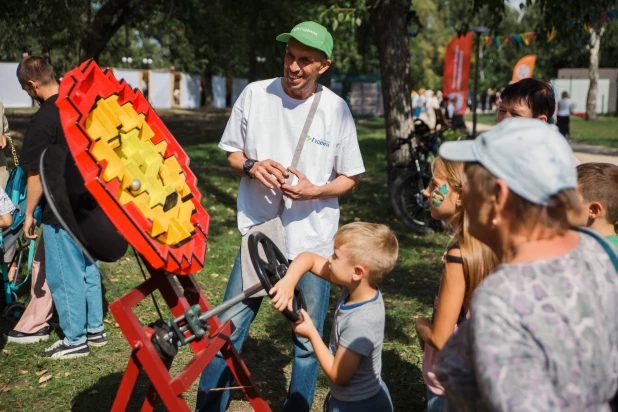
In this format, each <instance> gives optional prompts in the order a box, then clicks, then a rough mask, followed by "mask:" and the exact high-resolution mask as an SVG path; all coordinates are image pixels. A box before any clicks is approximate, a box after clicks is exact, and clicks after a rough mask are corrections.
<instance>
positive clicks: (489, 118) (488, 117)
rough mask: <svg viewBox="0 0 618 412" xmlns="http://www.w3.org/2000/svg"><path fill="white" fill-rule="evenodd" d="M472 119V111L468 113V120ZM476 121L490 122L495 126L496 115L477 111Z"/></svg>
mask: <svg viewBox="0 0 618 412" xmlns="http://www.w3.org/2000/svg"><path fill="white" fill-rule="evenodd" d="M471 121H472V113H468V114H466V122H471ZM476 121H477V123H482V124H490V125H492V126H493V125H494V124H496V115H495V114H480V113H477V115H476Z"/></svg>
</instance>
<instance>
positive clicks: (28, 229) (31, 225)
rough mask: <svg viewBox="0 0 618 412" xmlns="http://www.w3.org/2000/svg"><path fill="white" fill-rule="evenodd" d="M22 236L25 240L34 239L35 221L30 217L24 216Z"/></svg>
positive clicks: (35, 236)
mask: <svg viewBox="0 0 618 412" xmlns="http://www.w3.org/2000/svg"><path fill="white" fill-rule="evenodd" d="M24 236H26V238H27V239H36V238H37V234H36V219H35V218H34V216H32V215H26V219H25V220H24Z"/></svg>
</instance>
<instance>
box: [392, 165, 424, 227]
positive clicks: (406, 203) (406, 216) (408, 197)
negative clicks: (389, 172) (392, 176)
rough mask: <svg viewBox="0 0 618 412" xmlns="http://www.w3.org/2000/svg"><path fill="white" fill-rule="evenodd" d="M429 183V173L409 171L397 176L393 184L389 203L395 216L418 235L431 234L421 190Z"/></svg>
mask: <svg viewBox="0 0 618 412" xmlns="http://www.w3.org/2000/svg"><path fill="white" fill-rule="evenodd" d="M430 181H431V173H430V172H429V171H421V172H420V173H419V172H417V171H416V170H411V171H408V172H406V173H405V174H403V175H401V176H399V177H398V178H397V179H396V180H395V181H394V182H393V190H392V197H391V203H392V206H393V209H394V210H395V215H396V216H397V218H399V220H401V221H402V222H403V223H404V224H405V225H406V226H408V227H409V228H410V229H412V230H413V231H414V232H415V233H418V234H428V233H433V229H432V228H431V226H432V221H433V220H434V219H432V217H431V214H430V213H429V203H428V202H427V199H425V197H424V196H423V190H424V189H425V188H426V187H427V186H428V185H429V182H430Z"/></svg>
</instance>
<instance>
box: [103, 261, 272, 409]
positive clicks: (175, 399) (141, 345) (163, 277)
mask: <svg viewBox="0 0 618 412" xmlns="http://www.w3.org/2000/svg"><path fill="white" fill-rule="evenodd" d="M146 266H147V267H148V270H149V272H150V274H151V276H152V277H151V278H150V279H148V280H147V281H145V282H144V283H142V284H141V285H139V286H138V287H137V288H135V289H133V290H132V291H130V292H128V293H127V294H125V295H124V296H123V297H121V298H120V299H118V300H116V301H115V302H113V303H111V304H110V305H109V309H110V312H111V313H112V314H113V316H114V318H115V319H116V321H117V322H118V325H119V326H120V328H121V329H122V332H123V334H124V336H125V337H126V339H127V341H128V342H129V344H130V345H131V347H132V348H133V352H132V354H131V359H130V360H129V364H128V365H127V369H126V371H125V374H124V376H123V379H122V381H121V383H120V387H119V389H118V394H117V395H116V400H115V401H114V405H113V407H112V410H113V411H121V410H125V409H126V408H127V405H128V402H129V399H130V396H131V393H132V392H133V388H134V387H135V383H136V381H137V378H138V376H139V371H140V370H141V369H143V370H144V371H145V372H146V375H147V376H148V378H149V379H150V382H151V386H150V388H149V390H148V395H147V397H146V399H145V400H144V403H143V405H142V411H152V409H153V408H154V406H155V403H156V402H157V401H158V400H159V399H160V400H161V401H162V402H163V404H164V405H165V406H166V408H167V409H168V410H170V411H191V410H192V408H189V406H188V405H187V403H186V401H185V400H184V398H183V397H182V394H183V393H184V392H185V391H186V390H187V389H189V388H190V387H191V385H192V383H193V382H194V381H195V380H196V379H197V378H198V377H199V376H200V374H201V373H202V371H203V370H204V368H205V367H206V365H208V363H210V361H211V360H212V359H213V358H214V357H215V356H216V354H217V352H219V351H221V353H222V354H223V357H224V358H225V360H226V362H227V363H228V365H229V367H230V369H231V371H232V374H233V375H234V377H235V378H236V381H237V382H238V383H239V384H240V386H242V391H243V393H244V394H245V396H246V397H247V400H248V401H249V403H250V404H251V406H252V407H253V409H254V410H256V411H259V412H268V411H271V409H270V406H269V405H268V403H267V402H266V401H265V400H264V399H262V397H261V395H260V392H259V389H258V388H257V386H256V385H255V382H254V381H253V379H252V377H251V374H250V372H249V370H248V369H247V366H246V365H245V363H244V362H243V360H242V359H241V358H240V355H239V354H238V352H237V351H236V349H235V348H234V346H233V345H232V344H231V343H230V336H231V334H232V331H233V330H234V329H233V325H232V323H231V322H229V321H228V322H226V323H224V324H221V323H220V321H219V319H218V318H217V317H213V318H211V319H209V320H208V323H209V326H210V336H208V335H207V336H205V337H204V338H203V339H201V340H199V341H194V342H192V343H191V344H190V346H191V349H192V350H193V352H194V353H195V355H194V356H193V358H192V359H191V360H190V361H189V363H188V364H187V365H186V366H185V367H184V368H183V369H182V371H181V372H179V373H178V374H177V375H176V376H175V377H172V376H171V375H170V373H169V368H170V367H171V363H172V361H171V360H169V361H163V360H162V359H161V357H160V356H159V353H158V352H157V350H156V349H155V347H154V346H153V344H152V342H151V338H152V334H153V333H154V330H153V329H152V328H150V327H148V326H144V325H142V324H141V323H140V321H139V319H138V318H137V316H136V315H135V313H134V312H133V307H134V306H135V305H137V304H138V303H139V302H141V301H142V300H144V299H145V298H147V297H148V295H150V294H152V292H154V291H155V290H159V291H160V292H161V295H162V296H163V298H164V299H165V302H166V303H167V305H168V306H169V308H170V310H171V312H172V314H173V316H174V317H177V316H180V315H182V314H184V313H185V312H186V311H187V310H188V309H189V308H190V307H191V306H192V305H194V304H199V305H200V307H201V310H202V311H206V310H209V309H210V308H211V306H210V304H209V303H208V300H206V297H205V296H204V294H203V292H202V291H201V290H200V288H199V286H198V285H197V283H196V282H195V279H194V278H193V277H192V276H190V275H185V276H178V281H179V283H180V285H181V286H182V290H181V289H180V287H179V286H178V285H177V284H176V282H175V280H174V279H175V277H174V276H173V275H171V274H168V273H167V272H164V271H163V270H157V269H152V268H151V267H149V266H148V265H146Z"/></svg>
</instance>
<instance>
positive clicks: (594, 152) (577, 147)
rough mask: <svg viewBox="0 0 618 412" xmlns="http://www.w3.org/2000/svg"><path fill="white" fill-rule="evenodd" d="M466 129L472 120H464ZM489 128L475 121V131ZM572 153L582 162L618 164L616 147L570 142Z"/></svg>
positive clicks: (469, 127) (484, 130)
mask: <svg viewBox="0 0 618 412" xmlns="http://www.w3.org/2000/svg"><path fill="white" fill-rule="evenodd" d="M466 126H467V127H468V130H472V122H466ZM489 129H491V125H489V124H484V123H477V124H476V130H477V133H482V132H486V131H487V130H489ZM571 147H572V148H573V153H574V154H575V157H576V158H577V159H579V161H580V162H582V163H590V162H599V163H612V164H615V165H617V166H618V149H616V148H611V147H605V146H595V145H590V144H585V143H578V142H571Z"/></svg>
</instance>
